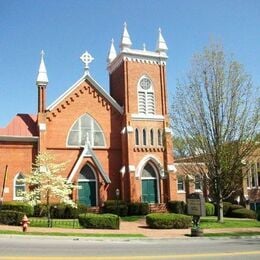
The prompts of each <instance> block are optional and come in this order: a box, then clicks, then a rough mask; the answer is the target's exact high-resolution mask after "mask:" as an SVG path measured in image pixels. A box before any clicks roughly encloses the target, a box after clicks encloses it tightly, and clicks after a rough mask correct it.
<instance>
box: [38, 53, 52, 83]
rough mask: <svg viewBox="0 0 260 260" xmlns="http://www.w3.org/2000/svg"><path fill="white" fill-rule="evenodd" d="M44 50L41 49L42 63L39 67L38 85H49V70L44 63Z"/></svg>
mask: <svg viewBox="0 0 260 260" xmlns="http://www.w3.org/2000/svg"><path fill="white" fill-rule="evenodd" d="M44 54H45V53H44V51H43V50H42V51H41V63H40V67H39V72H38V76H37V80H36V85H37V86H47V85H48V82H49V81H48V75H47V70H46V67H45V63H44Z"/></svg>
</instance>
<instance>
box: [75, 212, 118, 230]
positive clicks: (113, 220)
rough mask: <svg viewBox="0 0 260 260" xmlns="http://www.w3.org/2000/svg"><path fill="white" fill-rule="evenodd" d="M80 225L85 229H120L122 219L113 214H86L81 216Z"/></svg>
mask: <svg viewBox="0 0 260 260" xmlns="http://www.w3.org/2000/svg"><path fill="white" fill-rule="evenodd" d="M78 218H79V224H80V225H81V226H83V227H84V228H95V229H119V225H120V218H119V216H117V215H113V214H94V213H86V214H80V215H79V217H78Z"/></svg>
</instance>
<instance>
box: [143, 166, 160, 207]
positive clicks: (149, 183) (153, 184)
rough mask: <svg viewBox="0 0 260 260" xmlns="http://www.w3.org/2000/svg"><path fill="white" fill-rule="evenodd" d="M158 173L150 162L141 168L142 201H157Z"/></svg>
mask: <svg viewBox="0 0 260 260" xmlns="http://www.w3.org/2000/svg"><path fill="white" fill-rule="evenodd" d="M157 176H158V175H157V174H156V169H155V168H154V166H153V165H151V164H150V163H148V164H146V165H145V167H144V168H143V171H142V175H141V180H142V201H143V202H148V203H158V177H157Z"/></svg>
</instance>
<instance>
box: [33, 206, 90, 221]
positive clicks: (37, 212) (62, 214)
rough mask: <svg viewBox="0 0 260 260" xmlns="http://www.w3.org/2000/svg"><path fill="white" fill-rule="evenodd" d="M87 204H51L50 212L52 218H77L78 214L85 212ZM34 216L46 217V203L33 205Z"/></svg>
mask: <svg viewBox="0 0 260 260" xmlns="http://www.w3.org/2000/svg"><path fill="white" fill-rule="evenodd" d="M87 210H88V208H87V206H85V205H81V204H78V205H77V208H72V207H71V206H69V205H65V204H51V205H50V213H51V217H52V218H59V219H71V218H78V215H79V214H82V213H87ZM34 216H35V217H46V216H47V205H46V204H38V205H36V206H35V207H34Z"/></svg>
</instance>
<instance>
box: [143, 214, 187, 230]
mask: <svg viewBox="0 0 260 260" xmlns="http://www.w3.org/2000/svg"><path fill="white" fill-rule="evenodd" d="M146 224H147V225H148V226H149V227H150V228H157V229H170V228H174V229H181V228H189V227H191V217H190V216H186V215H182V214H174V213H151V214H148V215H147V216H146Z"/></svg>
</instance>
